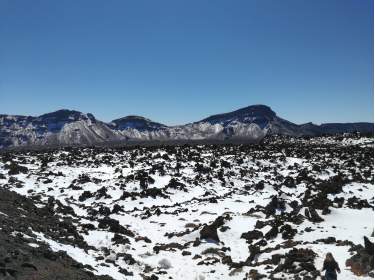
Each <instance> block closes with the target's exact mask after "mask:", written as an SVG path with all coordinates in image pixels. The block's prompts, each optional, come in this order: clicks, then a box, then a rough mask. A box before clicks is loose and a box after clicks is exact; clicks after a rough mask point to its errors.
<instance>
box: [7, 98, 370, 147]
mask: <svg viewBox="0 0 375 280" xmlns="http://www.w3.org/2000/svg"><path fill="white" fill-rule="evenodd" d="M373 131H374V127H373V123H367V122H354V123H322V124H320V125H317V124H314V123H312V122H309V123H305V124H295V123H293V122H291V121H288V120H285V119H283V118H281V117H279V116H278V115H277V114H276V113H275V112H274V111H273V110H272V109H271V108H270V107H269V106H266V105H262V104H257V105H250V106H247V107H244V108H240V109H238V110H234V111H231V112H227V113H221V114H215V115H211V116H209V117H207V118H204V119H202V120H200V121H196V122H192V123H188V124H183V125H175V126H168V125H165V124H162V123H159V122H155V121H153V120H150V119H148V118H145V117H142V116H136V115H128V116H125V117H121V118H117V119H114V120H112V121H111V122H103V121H100V120H98V119H96V118H95V116H94V115H93V114H91V113H82V112H79V111H76V110H68V109H60V110H57V111H54V112H50V113H46V114H42V115H40V116H35V117H34V116H22V115H5V114H0V148H8V147H18V146H31V145H68V146H69V145H92V144H99V143H106V142H127V141H162V142H163V141H180V140H184V141H189V140H220V141H228V140H229V141H230V140H236V139H243V140H245V141H248V142H259V141H260V140H261V139H263V138H264V137H265V136H267V135H273V134H280V135H289V136H295V137H300V136H319V135H325V134H341V133H353V132H360V133H373Z"/></svg>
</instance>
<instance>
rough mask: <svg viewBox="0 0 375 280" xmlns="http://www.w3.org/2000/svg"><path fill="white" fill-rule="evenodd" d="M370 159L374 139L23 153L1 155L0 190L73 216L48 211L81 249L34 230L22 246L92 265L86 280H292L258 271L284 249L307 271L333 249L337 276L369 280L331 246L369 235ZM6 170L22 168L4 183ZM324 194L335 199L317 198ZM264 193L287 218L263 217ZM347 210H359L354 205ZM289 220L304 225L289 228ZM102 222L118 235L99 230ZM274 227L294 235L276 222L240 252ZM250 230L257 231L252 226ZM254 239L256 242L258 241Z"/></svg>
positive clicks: (345, 252)
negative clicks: (71, 230)
mask: <svg viewBox="0 0 375 280" xmlns="http://www.w3.org/2000/svg"><path fill="white" fill-rule="evenodd" d="M372 153H373V141H372V139H368V138H361V139H355V140H350V139H347V140H344V141H334V140H332V139H331V138H327V139H325V138H319V139H315V140H311V141H294V142H289V143H286V142H282V141H280V142H279V143H278V142H276V143H273V144H269V145H267V146H246V145H237V146H236V145H233V146H232V145H223V146H193V147H192V146H181V147H148V148H146V147H143V148H142V147H141V148H127V149H125V148H123V149H121V148H117V149H110V148H100V149H98V148H96V149H89V148H81V149H65V150H55V151H46V152H22V153H14V154H8V155H6V156H3V162H2V163H0V174H3V176H0V187H1V188H6V189H11V190H13V191H15V192H17V193H19V194H21V195H24V196H28V197H31V198H33V199H34V200H35V203H36V204H37V205H39V206H40V207H44V206H45V205H46V204H47V202H48V198H49V197H53V198H54V199H55V200H56V201H59V202H61V203H62V204H63V205H65V206H69V207H71V208H72V209H73V210H74V214H67V213H65V212H64V213H62V212H61V211H60V210H59V208H58V205H57V204H56V205H55V208H54V209H55V211H56V215H59V216H61V219H64V218H67V217H72V218H73V224H74V225H75V227H76V229H77V231H78V232H79V234H80V235H81V236H82V237H83V239H84V241H85V242H86V243H87V245H88V246H91V247H90V249H88V250H87V248H80V247H79V246H78V245H77V246H75V245H72V244H69V243H68V242H63V241H61V240H54V239H53V238H52V237H50V236H48V235H46V234H44V233H41V232H35V231H34V238H31V239H32V240H30V246H38V244H39V243H41V242H42V243H43V242H44V243H48V244H49V246H50V248H51V249H52V250H54V251H59V250H63V251H66V252H67V254H68V255H70V256H71V257H72V258H74V259H76V260H77V261H79V262H81V263H82V264H87V265H89V266H91V267H92V268H94V271H93V272H94V273H95V274H98V275H99V274H100V275H110V276H112V277H113V278H114V279H118V280H121V279H148V278H147V277H149V276H151V275H156V276H157V277H158V279H199V280H202V279H251V278H250V276H249V273H250V271H251V270H256V271H257V273H259V274H263V275H265V279H269V278H270V277H271V275H273V277H275V279H276V277H279V278H278V279H294V278H293V277H294V274H293V273H288V271H282V272H278V273H276V271H275V269H276V268H277V267H278V266H279V265H280V264H282V263H283V260H281V262H280V263H275V264H273V263H270V262H268V263H267V260H270V259H271V258H272V255H275V254H280V255H285V254H286V253H288V252H289V251H290V250H291V249H292V248H308V249H311V250H313V251H314V252H315V253H316V257H315V259H314V264H315V267H316V269H318V270H320V269H321V268H322V263H323V260H324V256H325V254H326V253H327V252H332V253H333V255H334V256H335V258H336V260H337V261H338V263H339V265H340V267H341V268H342V273H341V275H340V279H357V278H358V279H371V277H368V276H367V277H358V276H355V275H354V274H353V273H352V272H351V271H350V270H349V269H347V268H345V261H346V260H347V259H349V258H350V257H351V254H352V253H351V252H349V249H350V245H349V244H348V243H345V242H343V245H342V244H341V243H340V241H346V240H347V241H351V242H352V243H354V244H363V237H364V236H367V237H370V236H371V234H372V232H373V230H374V224H373V215H374V212H373V203H374V197H373V191H374V186H373V154H372ZM12 162H13V163H15V164H16V165H17V166H24V167H26V168H27V171H21V172H19V173H17V172H15V173H17V174H12V172H10V173H11V174H8V172H9V171H10V168H9V166H10V165H11V163H12ZM337 185H339V187H337ZM327 186H328V187H327ZM330 186H334V187H335V188H336V187H337V188H338V189H339V191H337V189H335V190H334V191H326V190H325V188H327V189H328V188H329V187H330ZM321 193H325V196H326V197H327V199H328V202H326V204H327V209H329V210H330V211H329V213H324V212H325V211H324V209H321V208H322V207H320V208H319V207H318V206H317V205H319V197H320V196H319V195H320V194H321ZM274 196H276V197H277V198H278V201H279V203H281V204H282V203H284V204H285V207H286V209H285V211H283V209H282V206H278V207H276V208H277V209H274V210H275V213H272V214H271V215H267V210H265V209H268V208H267V207H268V206H267V205H270V202H271V199H272V197H274ZM353 197H355V198H353ZM340 199H341V200H343V203H342V204H341V205H340V202H339V200H340ZM350 201H354V202H353V203H352V202H350ZM358 201H362V202H363V201H365V202H367V205H362V206H358ZM293 203H296V204H297V205H299V207H300V209H298V210H296V207H295V205H294V204H293ZM315 206H316V207H315ZM308 207H313V208H314V207H315V209H316V210H317V213H318V214H319V216H320V217H321V218H322V219H323V220H324V221H321V222H316V221H313V220H312V219H308V218H307V217H306V212H305V211H306V209H308ZM323 208H324V207H323ZM251 209H253V210H251ZM249 210H250V211H249ZM293 211H294V212H293ZM290 213H293V214H290ZM0 214H2V213H0ZM288 215H289V216H288ZM290 215H294V216H297V215H300V217H302V219H303V220H302V221H301V222H300V223H293V222H291V220H292V218H293V217H290ZM220 216H222V217H226V219H225V223H224V225H222V226H220V227H219V228H218V230H217V232H218V237H219V239H220V243H212V242H208V241H207V240H200V230H202V228H203V227H204V225H205V224H211V223H212V222H213V221H214V220H215V219H217V218H218V217H220ZM108 218H109V221H110V222H109V223H113V221H118V222H119V226H113V227H112V226H111V225H107V224H105V223H104V222H102V223H101V220H106V219H108ZM280 221H281V223H283V225H285V224H287V225H289V226H290V227H291V228H292V229H295V230H296V233H295V234H294V235H293V236H289V237H287V238H285V237H283V234H282V232H283V231H282V230H281V227H282V225H280V224H278V233H276V236H274V237H271V238H265V237H264V236H263V237H260V238H258V239H256V240H253V241H252V242H249V243H247V240H246V239H245V238H241V236H242V234H243V233H246V232H249V231H253V230H255V229H257V230H259V231H261V232H262V234H263V235H266V234H267V232H269V231H270V229H271V228H272V227H273V225H274V223H276V222H280ZM257 222H265V223H266V225H265V226H263V227H257V228H256V225H257ZM267 223H268V224H267ZM87 224H90V225H91V226H87ZM119 237H121V238H119ZM328 237H335V239H336V242H334V243H330V244H325V243H324V242H323V241H317V240H320V239H325V238H328ZM262 239H263V240H265V242H264V243H259V241H261V240H262ZM119 240H120V241H119ZM370 240H372V238H370ZM257 242H258V244H257V246H259V248H260V252H259V253H258V254H257V255H256V257H255V258H254V259H252V260H251V261H250V262H248V263H246V260H247V259H248V258H249V255H250V254H251V250H253V249H252V248H251V246H250V247H249V245H254V244H255V243H257ZM290 242H294V243H293V246H290V245H288V244H291V243H290ZM228 259H230V260H231V261H230V262H227V261H226V260H228ZM124 269H125V270H124ZM124 271H126V272H124ZM301 273H302V274H301V275H303V273H307V272H303V271H302V272H301ZM130 274H132V275H130ZM246 275H247V276H246ZM306 275H307V274H306ZM246 277H249V278H246ZM150 279H156V278H150Z"/></svg>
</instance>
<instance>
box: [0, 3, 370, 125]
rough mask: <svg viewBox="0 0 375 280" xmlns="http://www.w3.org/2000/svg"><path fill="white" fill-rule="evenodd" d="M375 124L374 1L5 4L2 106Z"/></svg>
mask: <svg viewBox="0 0 375 280" xmlns="http://www.w3.org/2000/svg"><path fill="white" fill-rule="evenodd" d="M252 104H266V105H269V106H271V107H272V109H274V111H276V113H278V115H280V116H281V117H283V118H285V119H288V120H290V121H293V122H296V123H304V122H307V121H313V122H316V123H321V122H336V121H337V122H347V121H372V120H373V1H372V0H283V1H280V0H235V1H230V0H225V1H222V0H210V1H208V0H186V1H182V0H168V1H166V0H157V1H154V0H147V1H146V0H136V1H135V0H109V1H103V0H101V1H96V0H87V1H81V0H66V1H51V0H42V1H41V0H33V1H30V0H24V1H20V0H0V113H9V114H26V115H39V114H42V113H46V112H50V111H53V110H57V109H61V108H68V109H75V110H79V111H83V112H92V113H93V114H94V115H95V116H96V117H97V118H98V119H101V120H104V121H110V120H112V119H114V118H118V117H122V116H125V115H129V114H137V115H143V116H146V117H148V118H151V119H153V120H155V121H159V122H163V123H166V124H182V123H187V122H191V121H196V120H199V119H202V118H204V117H207V116H208V115H211V114H214V113H221V112H227V111H230V110H234V109H238V108H241V107H245V106H248V105H252Z"/></svg>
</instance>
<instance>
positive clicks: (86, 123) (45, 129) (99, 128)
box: [0, 110, 118, 148]
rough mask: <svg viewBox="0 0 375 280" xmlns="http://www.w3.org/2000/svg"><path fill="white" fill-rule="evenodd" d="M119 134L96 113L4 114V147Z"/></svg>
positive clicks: (0, 136) (0, 123)
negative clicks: (95, 114)
mask: <svg viewBox="0 0 375 280" xmlns="http://www.w3.org/2000/svg"><path fill="white" fill-rule="evenodd" d="M117 139H118V136H117V135H116V133H114V132H113V131H112V130H111V129H110V128H109V127H108V126H107V125H106V124H105V123H103V122H101V121H98V120H96V119H95V117H94V116H93V115H92V114H83V113H81V112H77V111H71V110H59V111H56V112H53V113H48V114H44V115H41V116H38V117H31V116H11V115H0V148H4V147H12V146H27V145H87V144H94V143H98V142H103V141H111V140H117Z"/></svg>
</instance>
